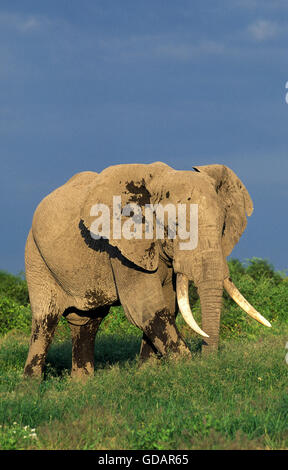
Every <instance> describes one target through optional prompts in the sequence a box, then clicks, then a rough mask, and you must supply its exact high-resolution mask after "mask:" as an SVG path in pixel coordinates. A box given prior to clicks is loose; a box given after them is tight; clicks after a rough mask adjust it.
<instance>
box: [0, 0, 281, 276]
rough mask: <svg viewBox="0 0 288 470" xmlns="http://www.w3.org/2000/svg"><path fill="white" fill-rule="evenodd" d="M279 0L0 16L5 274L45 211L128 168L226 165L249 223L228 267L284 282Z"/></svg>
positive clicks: (39, 8) (88, 2)
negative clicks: (250, 205) (83, 180)
mask: <svg viewBox="0 0 288 470" xmlns="http://www.w3.org/2000/svg"><path fill="white" fill-rule="evenodd" d="M287 45H288V2H287V0H274V1H271V0H241V1H240V0H221V1H218V0H210V1H209V0H206V1H205V0H193V1H188V0H187V1H185V0H179V1H177V2H175V1H174V0H166V1H160V0H145V2H144V1H140V0H123V1H119V0H103V1H101V0H99V1H98V0H83V1H82V2H79V1H76V0H70V1H68V0H66V1H65V0H57V1H55V0H50V1H49V2H39V0H37V1H36V0H35V1H32V0H25V2H23V1H19V0H14V1H13V2H10V1H5V0H2V1H1V5H0V80H1V87H0V158H1V174H0V179H1V180H0V191H1V198H0V204H1V214H2V218H1V220H2V223H1V235H0V236H1V245H0V250H1V252H0V268H1V269H5V270H8V271H10V272H13V273H17V272H19V271H20V270H22V269H23V268H24V246H25V240H26V236H27V234H28V231H29V227H30V224H31V220H32V215H33V211H34V209H35V208H36V206H37V204H38V203H39V202H40V200H41V199H42V198H43V197H44V196H45V195H46V194H47V193H49V192H50V191H52V190H53V189H54V188H56V187H57V186H59V185H61V184H63V183H64V182H65V180H67V179H68V178H69V177H70V176H72V175H73V174H74V173H76V172H79V171H83V170H93V171H98V172H99V171H101V170H102V169H103V168H105V167H106V166H109V165H113V164H116V163H117V164H118V163H127V162H142V163H149V162H153V161H159V160H160V161H164V162H166V163H168V164H169V165H171V166H173V167H174V168H176V169H191V168H192V166H193V165H204V164H209V163H222V164H225V165H227V166H229V167H230V168H232V169H233V170H234V171H235V172H236V173H237V174H238V176H239V177H240V178H241V179H242V180H243V182H244V184H245V185H246V186H247V188H248V190H249V192H250V194H251V196H252V199H253V202H254V207H255V209H254V213H253V215H252V217H251V218H250V219H249V221H248V226H247V229H246V231H245V233H244V235H243V236H242V238H241V240H240V242H239V244H238V245H237V246H236V247H235V249H234V251H233V253H232V255H233V256H234V257H238V258H239V259H241V260H245V259H246V258H251V257H253V256H257V257H261V258H268V259H269V260H270V261H271V262H272V263H273V264H274V265H275V266H276V268H277V269H281V270H286V269H288V253H287V249H286V245H287V244H286V239H287V233H288V223H287V207H288V195H287V174H288V159H287V157H288V152H287V150H288V144H287V124H288V105H287V104H286V102H285V94H286V92H287V91H288V90H286V89H285V84H286V82H287V81H288V67H287V65H288V60H287V58H288V57H287V55H288V50H287Z"/></svg>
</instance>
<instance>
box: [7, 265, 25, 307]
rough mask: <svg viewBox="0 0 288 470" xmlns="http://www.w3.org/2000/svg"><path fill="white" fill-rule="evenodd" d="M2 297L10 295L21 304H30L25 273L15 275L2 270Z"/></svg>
mask: <svg viewBox="0 0 288 470" xmlns="http://www.w3.org/2000/svg"><path fill="white" fill-rule="evenodd" d="M0 297H8V298H9V299H12V300H14V301H15V302H18V303H19V304H21V305H26V306H27V305H28V304H29V294H28V287H27V283H26V281H25V279H23V275H21V274H20V275H18V276H13V274H9V273H7V272H5V271H0Z"/></svg>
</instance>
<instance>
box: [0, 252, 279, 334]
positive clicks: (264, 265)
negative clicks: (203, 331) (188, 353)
mask: <svg viewBox="0 0 288 470" xmlns="http://www.w3.org/2000/svg"><path fill="white" fill-rule="evenodd" d="M228 264H229V269H230V276H231V278H232V280H233V282H235V284H236V286H237V287H238V288H239V290H240V291H241V292H242V294H243V295H244V296H245V297H246V298H247V300H248V301H249V302H250V303H251V304H252V305H254V306H255V308H256V309H257V310H258V311H260V313H261V314H262V315H264V316H265V317H266V318H267V319H268V320H269V321H270V322H271V323H272V325H273V323H274V324H275V323H277V325H280V324H281V323H283V322H287V312H286V306H287V304H288V282H287V280H288V278H287V277H285V276H284V274H283V273H279V272H276V271H275V270H274V267H273V265H271V264H270V263H269V262H268V261H267V260H262V259H259V258H252V259H251V260H246V262H245V263H241V262H240V261H239V260H238V259H231V260H229V261H228ZM189 298H190V303H191V306H192V308H193V312H194V313H195V317H196V319H197V321H198V322H199V324H200V323H201V313H200V302H199V298H198V294H197V289H196V288H195V286H194V285H193V284H192V283H191V285H190V288H189ZM177 323H178V326H179V328H180V329H181V330H182V331H183V330H184V331H183V332H184V334H185V336H187V339H188V337H190V336H191V330H190V328H188V327H187V328H186V324H185V323H184V321H183V319H182V317H181V315H178V317H177ZM60 325H62V326H65V328H64V330H65V331H64V333H65V335H66V334H67V331H68V327H67V322H66V320H64V319H63V320H61V321H60ZM30 326H31V311H30V307H29V297H28V289H27V283H26V281H25V279H23V277H22V276H21V275H19V276H13V275H12V274H9V273H6V272H4V271H0V334H2V335H3V334H4V333H6V332H7V331H9V330H11V329H18V330H21V331H25V332H28V331H29V330H30ZM58 330H59V329H58ZM58 330H57V331H58ZM274 330H275V328H273V331H274ZM101 331H102V332H103V333H105V334H109V335H110V334H116V335H124V336H127V335H128V334H130V335H132V336H133V335H134V336H135V335H136V336H138V337H140V336H141V332H140V330H139V329H138V328H136V327H135V326H134V325H132V324H131V323H129V322H128V320H127V319H126V316H125V314H124V311H123V309H122V307H112V308H111V312H110V314H109V315H108V316H107V317H106V318H105V320H104V321H103V322H102V324H101ZM260 331H262V330H259V324H258V323H257V322H255V321H254V320H252V319H250V318H249V317H247V315H246V314H245V313H244V312H243V311H242V310H241V309H240V307H238V306H237V305H236V304H235V302H234V301H233V300H232V299H231V298H230V297H229V296H228V295H227V294H226V293H225V292H224V300H223V310H222V320H221V335H222V336H227V335H228V336H239V335H240V336H241V335H242V333H243V335H248V336H249V335H252V336H253V335H255V334H257V333H259V332H260ZM186 333H187V334H186Z"/></svg>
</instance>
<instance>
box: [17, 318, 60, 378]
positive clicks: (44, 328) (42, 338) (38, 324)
mask: <svg viewBox="0 0 288 470" xmlns="http://www.w3.org/2000/svg"><path fill="white" fill-rule="evenodd" d="M58 320H59V316H58V315H56V314H55V313H54V312H50V313H49V314H48V315H45V316H44V318H42V319H35V318H34V319H33V320H32V333H31V339H30V347H29V353H28V357H27V360H26V364H25V367H24V376H26V377H41V375H42V372H43V368H44V364H45V359H46V355H47V351H48V348H49V346H50V344H51V341H52V338H53V335H54V332H55V329H56V326H57V324H58Z"/></svg>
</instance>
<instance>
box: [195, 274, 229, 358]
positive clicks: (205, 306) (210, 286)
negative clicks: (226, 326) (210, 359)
mask: <svg viewBox="0 0 288 470" xmlns="http://www.w3.org/2000/svg"><path fill="white" fill-rule="evenodd" d="M198 294H199V297H200V305H201V313H202V328H203V329H204V330H205V331H206V332H207V334H208V335H209V338H207V339H205V341H203V345H202V352H203V353H204V354H205V353H207V352H211V351H215V350H217V349H218V343H219V329H220V316H221V309H222V296H223V281H204V282H202V283H201V284H200V285H199V286H198Z"/></svg>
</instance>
